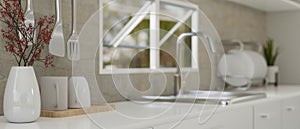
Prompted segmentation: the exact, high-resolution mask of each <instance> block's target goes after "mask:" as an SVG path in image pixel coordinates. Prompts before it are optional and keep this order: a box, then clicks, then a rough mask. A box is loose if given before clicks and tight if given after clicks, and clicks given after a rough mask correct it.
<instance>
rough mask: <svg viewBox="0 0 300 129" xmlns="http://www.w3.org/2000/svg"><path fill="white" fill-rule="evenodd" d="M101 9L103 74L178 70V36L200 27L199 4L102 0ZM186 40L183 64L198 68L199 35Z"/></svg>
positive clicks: (167, 0) (163, 0) (101, 67)
mask: <svg viewBox="0 0 300 129" xmlns="http://www.w3.org/2000/svg"><path fill="white" fill-rule="evenodd" d="M100 8H102V10H103V11H101V13H100V30H101V32H100V34H101V35H100V37H102V40H101V44H102V45H100V52H99V54H100V56H99V57H100V62H99V63H100V74H106V73H112V69H113V72H114V73H128V72H139V73H143V72H149V71H150V70H155V69H159V70H163V71H165V72H168V71H175V66H176V61H175V54H176V53H175V48H176V40H177V36H179V35H180V34H181V33H184V32H192V31H193V32H197V30H198V7H197V6H196V5H193V4H191V3H187V2H183V1H178V0H152V1H149V0H113V1H110V0H103V1H102V0H100ZM185 42H186V43H185V47H181V48H182V49H181V51H182V52H181V53H183V54H182V55H180V56H181V57H182V60H181V61H182V62H180V63H183V62H184V64H181V65H182V66H184V67H187V68H197V67H198V65H197V64H198V50H197V49H198V38H197V37H195V38H190V39H187V40H186V41H185ZM192 57H193V59H196V60H193V59H192Z"/></svg>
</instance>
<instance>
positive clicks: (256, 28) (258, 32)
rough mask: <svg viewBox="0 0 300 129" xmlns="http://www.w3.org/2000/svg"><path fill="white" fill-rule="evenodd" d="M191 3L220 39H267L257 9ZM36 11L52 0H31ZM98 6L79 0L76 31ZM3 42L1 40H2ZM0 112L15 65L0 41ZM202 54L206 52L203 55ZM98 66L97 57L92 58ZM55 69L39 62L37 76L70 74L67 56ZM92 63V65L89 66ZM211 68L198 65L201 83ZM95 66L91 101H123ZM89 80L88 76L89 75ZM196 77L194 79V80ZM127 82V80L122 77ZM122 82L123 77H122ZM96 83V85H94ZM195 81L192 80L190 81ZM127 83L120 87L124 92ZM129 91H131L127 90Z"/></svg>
mask: <svg viewBox="0 0 300 129" xmlns="http://www.w3.org/2000/svg"><path fill="white" fill-rule="evenodd" d="M191 1H192V2H193V3H196V4H198V5H199V7H200V8H201V9H202V10H203V11H204V12H205V13H206V14H207V16H208V17H209V18H210V19H211V21H212V22H213V24H214V25H215V26H216V28H217V30H218V32H219V33H220V36H221V38H222V39H233V38H234V39H242V40H246V41H258V42H260V43H262V42H264V41H265V39H266V33H265V13H263V12H260V11H256V10H253V9H250V8H246V7H244V6H240V5H236V4H233V3H229V2H226V1H225V0H191ZM62 3H63V5H62V6H63V23H64V25H63V26H64V34H65V39H67V38H68V36H69V34H70V32H71V0H62ZM34 8H35V10H36V11H35V14H36V16H37V17H39V16H42V15H53V14H54V1H53V0H51V1H50V0H34ZM97 8H98V0H87V1H86V0H78V17H77V18H78V22H77V23H78V25H77V26H78V31H80V30H81V28H82V26H83V24H84V23H85V22H86V20H87V19H88V18H89V17H90V16H91V15H92V14H93V12H95V11H96V10H97ZM1 41H2V40H1ZM0 46H1V47H0V114H1V113H2V103H3V102H2V100H3V92H4V87H5V84H6V79H7V76H8V73H9V69H10V67H11V66H13V65H14V60H13V58H12V56H11V55H9V54H8V53H6V52H5V51H4V47H3V44H0ZM204 56H205V55H204ZM204 56H203V55H202V57H201V56H200V58H201V60H202V61H201V62H207V60H205V59H207V58H205V57H204ZM92 63H95V65H97V64H98V63H97V60H96V61H94V62H93V61H92ZM55 64H56V67H55V68H48V69H44V68H43V66H41V65H36V66H35V71H36V73H37V76H44V75H55V76H58V75H60V76H70V75H71V74H72V69H71V66H72V64H71V62H70V61H68V60H67V59H66V58H56V59H55ZM92 66H93V65H92ZM209 69H210V67H209V65H204V66H203V67H201V86H208V85H209V83H210V70H209ZM97 73H98V71H97V69H96V78H97V82H93V83H92V84H90V85H91V91H92V100H93V102H94V103H96V102H97V103H98V102H103V98H102V97H101V96H100V94H99V90H98V89H101V93H102V95H103V97H104V98H105V99H106V101H108V102H115V101H123V100H125V99H124V98H123V97H122V96H121V95H120V94H119V92H118V90H117V88H116V87H115V86H114V84H115V82H113V79H112V76H111V75H101V76H99V75H98V74H97ZM130 78H131V80H134V81H133V83H135V84H137V85H138V86H139V87H137V89H139V90H144V91H146V90H147V88H148V87H149V86H150V84H149V82H148V79H145V78H148V75H147V74H136V75H132V76H131V77H130ZM166 78H167V81H166V87H167V88H166V89H167V90H166V93H167V94H170V93H172V87H171V86H172V84H173V80H172V74H167V75H166ZM88 79H90V78H88ZM194 80H197V79H194ZM125 81H126V80H125ZM121 82H122V80H121ZM97 83H98V85H99V87H98V86H97V85H96V84H97ZM190 83H191V84H196V83H195V82H190ZM125 87H126V86H125V85H124V88H123V89H122V90H124V91H126V88H125ZM129 92H130V91H129Z"/></svg>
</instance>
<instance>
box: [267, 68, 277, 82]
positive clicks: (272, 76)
mask: <svg viewBox="0 0 300 129" xmlns="http://www.w3.org/2000/svg"><path fill="white" fill-rule="evenodd" d="M278 72H279V67H278V66H269V67H268V74H267V80H268V82H269V83H272V84H273V83H277V81H278V80H277V74H278Z"/></svg>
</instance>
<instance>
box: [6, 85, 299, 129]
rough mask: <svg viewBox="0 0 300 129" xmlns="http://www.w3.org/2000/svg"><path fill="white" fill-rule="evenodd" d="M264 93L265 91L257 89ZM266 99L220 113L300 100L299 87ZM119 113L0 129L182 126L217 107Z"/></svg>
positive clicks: (136, 107)
mask: <svg viewBox="0 0 300 129" xmlns="http://www.w3.org/2000/svg"><path fill="white" fill-rule="evenodd" d="M256 90H259V91H262V90H263V89H256ZM266 92H267V96H268V97H267V98H266V99H260V100H256V101H250V102H245V103H240V104H233V105H230V106H226V107H222V106H218V109H217V113H218V112H223V111H228V110H233V109H235V108H239V107H245V106H248V105H255V104H256V103H265V102H267V101H273V100H279V99H285V98H288V97H293V96H299V95H300V86H279V88H267V90H266ZM116 107H117V109H116V111H111V112H104V113H95V114H90V115H83V116H77V117H67V118H55V119H54V118H39V119H38V121H36V122H35V123H28V124H13V123H8V122H7V121H6V120H5V119H4V117H3V116H1V117H0V129H101V128H100V127H102V128H105V129H148V128H151V127H153V126H157V125H161V124H166V123H171V122H179V121H182V120H183V119H191V118H197V117H199V116H201V117H205V118H206V116H209V115H210V114H213V113H215V110H214V109H215V108H216V106H215V105H203V104H195V105H193V104H183V103H176V104H174V103H164V102H159V103H150V104H138V103H134V102H120V103H116Z"/></svg>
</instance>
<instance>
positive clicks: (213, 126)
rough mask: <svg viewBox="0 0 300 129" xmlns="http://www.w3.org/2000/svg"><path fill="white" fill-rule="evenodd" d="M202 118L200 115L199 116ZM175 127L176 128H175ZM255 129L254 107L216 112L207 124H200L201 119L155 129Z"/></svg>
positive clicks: (155, 128)
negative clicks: (253, 120)
mask: <svg viewBox="0 0 300 129" xmlns="http://www.w3.org/2000/svg"><path fill="white" fill-rule="evenodd" d="M199 116H200V114H199ZM173 127H174V128H173ZM169 128H172V129H253V124H252V107H245V108H239V109H236V110H229V111H224V112H216V113H215V114H214V115H213V116H212V117H211V118H210V119H209V120H208V121H207V122H205V123H204V124H200V122H199V117H197V118H193V119H188V120H184V121H182V122H181V123H178V122H177V123H170V124H166V125H161V126H157V127H154V129H169Z"/></svg>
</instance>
